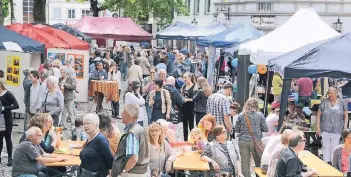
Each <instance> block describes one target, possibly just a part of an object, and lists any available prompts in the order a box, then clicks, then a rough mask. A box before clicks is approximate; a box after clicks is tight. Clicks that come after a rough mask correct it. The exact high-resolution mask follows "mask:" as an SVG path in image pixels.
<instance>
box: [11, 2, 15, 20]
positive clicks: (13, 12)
mask: <svg viewBox="0 0 351 177" xmlns="http://www.w3.org/2000/svg"><path fill="white" fill-rule="evenodd" d="M10 8H11V16H10V17H11V24H12V19H15V9H14V7H13V0H10Z"/></svg>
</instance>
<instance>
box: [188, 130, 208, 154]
mask: <svg viewBox="0 0 351 177" xmlns="http://www.w3.org/2000/svg"><path fill="white" fill-rule="evenodd" d="M190 136H191V140H192V143H193V147H192V150H199V151H203V150H204V149H205V146H206V144H207V139H206V138H205V135H204V134H203V133H202V131H201V129H200V128H193V129H192V130H191V131H190Z"/></svg>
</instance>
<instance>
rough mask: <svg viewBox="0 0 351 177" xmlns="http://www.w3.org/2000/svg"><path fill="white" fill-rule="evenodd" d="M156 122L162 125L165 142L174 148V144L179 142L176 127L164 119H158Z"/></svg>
mask: <svg viewBox="0 0 351 177" xmlns="http://www.w3.org/2000/svg"><path fill="white" fill-rule="evenodd" d="M156 122H157V123H160V124H161V126H162V129H163V134H164V137H165V140H166V141H167V142H168V143H169V144H171V146H172V143H175V142H176V141H177V140H176V136H175V131H176V126H175V125H174V124H173V123H171V122H168V121H166V120H164V119H158V120H157V121H156Z"/></svg>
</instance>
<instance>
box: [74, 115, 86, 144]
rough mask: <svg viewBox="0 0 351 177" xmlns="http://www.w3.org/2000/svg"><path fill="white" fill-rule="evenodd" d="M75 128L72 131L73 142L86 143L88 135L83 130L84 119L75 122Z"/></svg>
mask: <svg viewBox="0 0 351 177" xmlns="http://www.w3.org/2000/svg"><path fill="white" fill-rule="evenodd" d="M74 126H75V128H74V129H73V130H72V132H71V133H72V138H71V139H72V141H85V140H86V139H87V135H86V133H85V132H84V128H83V119H81V118H78V119H76V120H75V121H74Z"/></svg>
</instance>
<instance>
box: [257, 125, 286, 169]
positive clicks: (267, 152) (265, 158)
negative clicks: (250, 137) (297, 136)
mask: <svg viewBox="0 0 351 177" xmlns="http://www.w3.org/2000/svg"><path fill="white" fill-rule="evenodd" d="M291 129H292V126H291V125H290V124H284V125H283V126H282V127H281V128H280V130H279V132H278V134H275V135H273V136H271V137H270V138H269V140H268V143H267V144H266V146H265V148H264V151H263V153H262V157H261V169H262V171H263V172H267V168H268V165H269V159H270V157H271V155H272V152H273V150H274V148H275V147H276V146H277V144H280V142H281V137H282V136H283V132H285V130H291Z"/></svg>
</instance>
